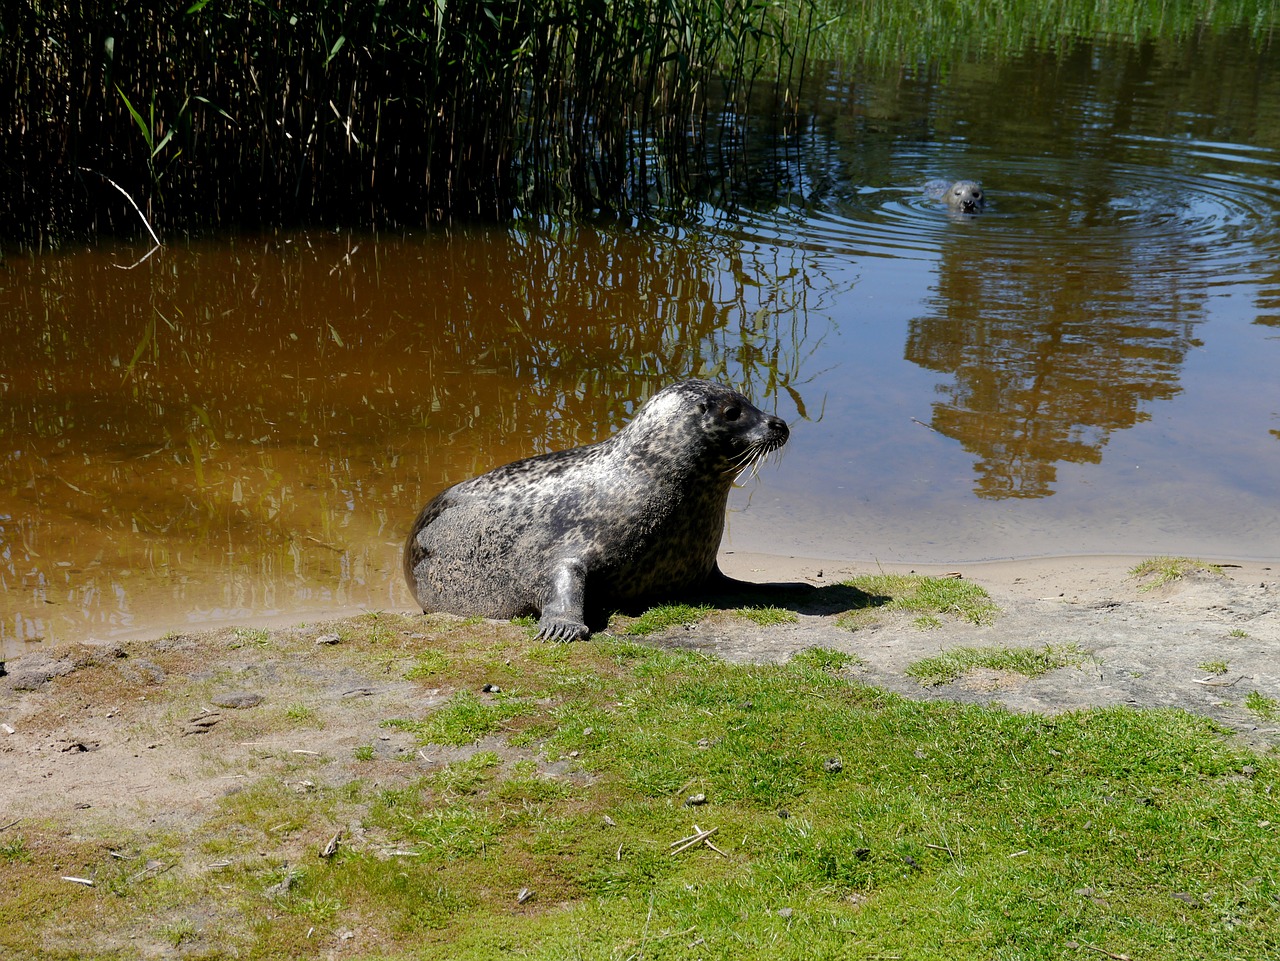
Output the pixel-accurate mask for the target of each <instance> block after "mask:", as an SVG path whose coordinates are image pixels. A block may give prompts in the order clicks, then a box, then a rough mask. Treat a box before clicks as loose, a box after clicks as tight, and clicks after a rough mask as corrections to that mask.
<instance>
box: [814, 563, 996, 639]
mask: <svg viewBox="0 0 1280 961" xmlns="http://www.w3.org/2000/svg"><path fill="white" fill-rule="evenodd" d="M843 584H844V586H845V587H852V588H856V589H857V590H859V591H861V592H862V593H863V595H865V600H864V603H863V604H861V605H860V606H858V607H856V608H854V609H853V610H850V611H848V612H846V613H845V614H842V615H840V616H839V617H838V618H837V623H838V624H840V625H841V626H842V627H847V628H849V629H850V630H856V629H858V628H860V627H865V626H867V625H868V624H871V623H874V622H875V621H876V620H877V619H878V617H879V615H881V614H886V613H890V614H891V613H905V614H914V615H916V616H915V617H914V618H913V622H914V623H915V624H916V626H917V627H919V628H921V629H925V630H927V629H930V628H933V627H938V626H940V625H941V623H942V619H941V616H943V615H945V616H947V617H954V618H959V619H960V620H963V621H968V622H969V623H971V624H989V623H991V622H992V621H993V620H994V619H995V617H996V615H997V614H999V612H1000V609H999V608H998V607H996V605H995V603H994V602H992V600H991V596H990V595H989V594H987V592H986V591H985V590H983V589H982V588H981V587H980V586H979V585H977V584H974V583H973V582H972V581H966V580H962V579H960V578H952V577H925V576H923V575H920V574H866V575H862V576H859V577H854V578H850V579H849V580H847V581H844V582H843Z"/></svg>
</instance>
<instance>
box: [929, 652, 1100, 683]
mask: <svg viewBox="0 0 1280 961" xmlns="http://www.w3.org/2000/svg"><path fill="white" fill-rule="evenodd" d="M1084 658H1085V652H1084V651H1082V650H1080V648H1079V647H1077V646H1076V645H1074V644H1068V645H1066V646H1064V647H1050V646H1048V645H1046V646H1045V647H1039V648H1036V647H1014V648H1008V647H957V648H953V649H951V650H949V651H944V652H943V653H941V654H938V655H936V656H934V657H926V658H923V659H921V660H919V661H914V662H913V663H911V664H910V665H908V666H907V669H906V671H905V672H904V673H906V675H907V676H908V677H914V678H915V679H916V680H917V681H919V682H920V683H921V684H927V685H931V686H935V687H936V686H938V685H940V684H949V683H951V682H952V681H955V680H959V679H960V678H961V677H963V676H964V675H965V674H967V673H968V672H969V671H974V670H979V669H986V670H989V671H1004V672H1009V673H1012V674H1021V675H1023V676H1024V677H1039V676H1040V675H1042V674H1047V673H1049V672H1050V671H1055V670H1057V669H1058V668H1060V667H1074V666H1076V665H1078V664H1081V663H1083V662H1084Z"/></svg>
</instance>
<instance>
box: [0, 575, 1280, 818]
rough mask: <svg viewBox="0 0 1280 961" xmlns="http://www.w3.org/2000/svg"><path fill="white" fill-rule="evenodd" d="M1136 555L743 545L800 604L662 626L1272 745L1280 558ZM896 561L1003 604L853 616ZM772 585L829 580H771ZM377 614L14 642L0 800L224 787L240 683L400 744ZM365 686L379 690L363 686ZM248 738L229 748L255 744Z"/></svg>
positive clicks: (760, 658) (915, 684) (177, 802)
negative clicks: (855, 599)
mask: <svg viewBox="0 0 1280 961" xmlns="http://www.w3.org/2000/svg"><path fill="white" fill-rule="evenodd" d="M1135 560H1136V559H1135V558H1126V557H1070V558H1041V559H1033V560H1018V561H1005V562H998V563H982V564H962V565H954V566H947V565H916V566H905V565H892V566H889V565H885V566H879V565H876V564H867V563H860V564H859V563H847V562H840V561H828V560H821V559H815V558H799V557H778V556H770V555H759V554H744V553H726V554H725V555H724V556H723V558H722V567H723V568H724V570H725V572H726V573H728V574H730V575H731V576H733V577H735V578H738V579H740V580H746V581H751V582H755V583H758V584H761V585H762V586H761V588H760V591H759V594H760V597H759V601H760V603H766V604H774V605H781V606H786V607H790V609H791V610H792V611H793V612H794V613H795V618H794V620H792V621H790V622H788V623H782V624H775V625H772V626H767V627H764V626H760V625H757V624H755V623H753V622H751V621H750V620H747V619H744V618H743V617H739V616H736V615H735V614H734V613H733V611H732V610H731V609H730V608H731V607H732V605H725V606H724V607H723V609H721V610H720V611H718V612H716V613H713V614H712V615H711V616H710V617H708V618H706V619H705V620H703V621H701V622H699V623H697V624H695V625H691V626H688V627H679V628H673V629H670V630H668V631H667V632H666V633H665V634H662V635H656V636H650V637H649V638H648V639H647V640H646V641H645V643H654V644H664V645H672V646H679V647H685V648H694V649H698V650H703V651H706V652H709V653H714V654H716V655H718V656H721V657H723V658H725V659H726V660H730V661H735V662H761V663H769V662H781V661H785V660H786V659H787V658H789V657H790V656H791V655H793V654H794V653H795V652H797V651H800V650H803V649H805V648H810V647H815V646H820V647H825V648H831V649H835V650H840V651H844V652H847V653H848V654H850V655H852V657H853V660H854V666H853V667H851V668H850V673H851V675H852V677H853V678H855V679H857V680H859V681H863V682H865V683H867V684H872V685H876V686H878V687H881V688H884V689H887V690H890V691H895V692H898V693H901V694H903V695H905V696H909V697H914V698H945V699H950V700H957V701H970V702H980V703H986V704H992V705H1002V706H1004V707H1007V708H1009V709H1011V710H1015V711H1034V712H1040V713H1050V714H1056V713H1061V712H1064V711H1071V710H1076V709H1081V708H1090V707H1109V706H1121V705H1123V706H1130V707H1135V708H1178V709H1183V710H1187V711H1193V712H1196V713H1200V714H1204V715H1207V716H1208V717H1211V718H1213V719H1214V720H1215V721H1217V722H1219V723H1220V724H1222V725H1223V726H1224V727H1225V728H1226V729H1228V730H1229V731H1232V732H1234V735H1235V736H1237V737H1239V738H1241V739H1243V740H1244V741H1246V742H1248V743H1250V744H1252V745H1254V746H1256V747H1259V748H1262V749H1267V748H1275V747H1278V746H1280V713H1277V712H1275V711H1274V710H1272V711H1268V710H1267V709H1266V708H1267V705H1273V706H1276V707H1280V575H1278V571H1280V564H1277V565H1273V564H1270V563H1264V562H1256V561H1251V562H1240V563H1230V562H1228V563H1223V565H1222V567H1221V568H1220V569H1219V570H1199V571H1195V572H1193V573H1191V574H1189V575H1187V576H1184V577H1181V578H1179V579H1178V580H1176V581H1173V582H1171V583H1169V584H1166V585H1163V586H1158V587H1152V586H1151V585H1150V584H1149V583H1144V582H1143V581H1142V580H1141V579H1139V578H1136V577H1134V576H1133V575H1132V574H1131V573H1130V570H1131V568H1132V567H1133V565H1134V563H1135ZM878 570H883V571H884V572H887V573H896V572H910V571H915V572H917V573H922V574H934V575H950V576H960V577H963V578H965V579H966V580H969V581H972V582H975V583H977V584H979V585H981V586H982V587H984V588H985V589H986V590H987V591H988V593H989V594H990V595H991V597H992V599H993V600H994V602H995V603H996V604H997V605H998V606H999V608H1000V613H999V614H998V616H996V617H995V618H994V620H993V622H992V623H989V624H982V625H976V624H972V623H969V622H966V621H963V620H960V619H958V618H953V619H950V620H947V619H945V618H944V623H943V624H942V625H941V626H940V627H935V628H934V629H929V630H925V629H922V628H921V627H920V626H918V625H917V624H915V623H914V619H913V618H911V617H910V616H907V615H885V616H877V617H876V618H874V619H873V621H872V622H871V623H869V624H866V625H864V626H861V627H859V628H858V629H857V630H850V629H849V628H848V627H847V626H842V625H841V623H840V622H839V616H838V615H839V611H840V604H841V602H842V601H847V599H848V589H847V588H841V587H839V586H838V585H839V582H840V581H841V580H842V579H843V578H846V577H848V576H850V575H853V574H859V573H861V574H866V573H876V572H877V571H878ZM770 582H772V583H775V584H776V583H783V584H787V583H790V584H794V583H796V582H801V583H805V584H809V585H811V586H812V587H813V588H814V589H813V590H808V591H803V592H800V591H795V590H791V591H790V592H785V591H782V592H774V593H773V594H772V595H771V594H770V588H769V587H768V586H766V585H767V584H768V583H770ZM788 598H790V599H788ZM747 603H755V599H754V598H753V599H751V600H749V601H748V602H747ZM358 613H359V612H355V611H333V610H327V611H325V612H323V615H324V616H323V617H306V616H303V615H302V614H301V613H300V612H290V613H289V614H287V615H282V617H281V618H278V619H276V620H281V621H284V620H287V622H288V623H287V624H279V625H275V624H264V623H249V624H243V625H241V627H240V628H239V629H231V628H225V627H224V628H220V629H202V630H200V631H189V632H184V633H178V634H170V635H167V636H164V637H160V636H155V637H153V638H150V639H148V638H146V637H139V638H137V639H132V640H128V641H124V642H120V641H114V642H111V643H110V644H108V645H99V646H94V645H80V646H71V647H67V648H55V649H53V650H49V651H41V652H38V653H32V654H27V655H24V656H22V657H19V658H15V659H11V660H10V662H9V664H8V673H7V674H6V675H5V676H3V677H0V763H3V764H4V766H5V768H6V770H7V771H10V772H13V773H12V775H11V776H10V775H6V777H5V778H4V779H0V811H10V812H15V814H14V816H18V814H17V813H16V812H24V811H25V812H34V811H40V810H46V809H51V808H50V806H52V808H56V809H59V810H61V809H63V808H65V807H66V806H67V804H71V803H79V804H82V805H85V806H88V805H93V806H94V808H99V807H102V806H106V807H117V806H127V805H130V804H132V803H134V801H136V800H137V798H139V797H140V796H142V795H145V796H147V797H149V798H151V799H152V801H153V802H156V803H160V802H163V803H167V804H171V805H173V806H174V807H175V809H177V808H182V807H184V805H186V804H187V799H195V798H204V799H205V801H207V800H208V799H209V798H211V797H214V796H217V794H218V793H219V792H220V791H222V790H224V789H225V784H223V783H221V782H218V781H216V780H211V778H212V775H211V774H210V773H209V772H210V771H211V770H214V768H212V767H211V765H210V764H209V763H208V759H207V758H205V757H204V756H203V754H202V751H203V750H204V747H203V746H202V745H203V744H204V743H205V742H206V741H207V740H208V739H206V738H203V737H193V736H190V735H191V734H192V731H191V730H189V729H188V727H189V725H190V724H192V723H197V724H198V719H199V718H200V717H202V716H205V715H203V714H202V713H201V712H204V711H212V712H213V713H214V714H215V715H218V713H219V711H220V715H219V716H220V717H221V719H222V720H228V718H229V717H230V716H231V715H238V714H240V713H241V711H240V710H239V709H236V708H233V709H231V710H226V709H220V708H218V707H217V702H216V701H212V702H209V698H211V697H213V696H215V695H217V694H218V693H219V691H220V690H221V688H223V687H233V688H235V689H236V690H237V691H240V690H247V691H248V692H249V693H251V694H252V695H253V696H254V697H256V698H258V699H260V700H259V701H255V704H254V705H251V706H250V707H249V708H248V709H247V710H248V711H249V712H250V713H253V712H258V713H260V712H262V711H264V710H265V712H266V713H265V714H261V713H260V716H262V717H266V716H267V715H269V714H271V713H272V712H276V713H279V712H280V711H282V710H283V709H284V707H283V706H285V705H293V706H298V705H301V707H300V708H299V709H305V710H308V711H315V712H316V713H317V714H320V715H323V714H324V713H325V712H327V711H330V710H333V707H332V704H331V702H333V703H338V702H340V703H341V704H342V710H343V714H342V717H343V718H344V720H343V723H342V724H336V723H335V724H334V725H332V726H330V727H327V728H326V729H325V730H324V731H319V732H315V733H314V734H313V738H314V741H315V743H312V744H308V745H307V748H308V750H312V751H323V752H328V753H329V754H332V755H333V756H335V757H336V756H346V757H349V756H350V753H351V751H352V750H353V749H354V748H355V747H356V746H358V745H360V744H366V743H375V744H379V743H382V742H383V740H384V739H385V738H386V737H387V734H386V732H385V731H383V730H381V729H380V728H379V727H378V722H379V721H380V720H381V719H382V718H385V717H387V716H396V715H399V714H402V713H404V711H406V710H420V709H422V708H423V705H422V703H421V698H422V692H421V691H420V690H418V689H417V688H416V687H415V686H414V685H412V684H410V683H408V682H406V681H405V680H404V679H403V675H402V673H399V674H397V673H395V672H394V671H393V672H392V673H391V674H387V673H386V664H385V663H384V662H385V657H384V656H383V654H384V653H385V652H384V651H383V650H382V649H381V648H380V647H379V644H378V643H376V642H373V641H370V640H369V639H368V638H365V639H364V640H363V641H362V642H361V641H359V639H360V638H362V637H363V636H364V635H367V634H368V633H369V632H370V631H371V629H372V628H371V626H370V625H371V623H372V622H373V621H375V620H376V619H371V618H369V617H362V618H358V619H355V620H350V619H349V620H345V621H344V620H342V619H340V618H339V616H340V615H356V614H358ZM403 613H404V614H406V615H410V616H407V617H405V618H404V619H403V620H401V619H400V618H399V617H397V618H395V620H396V621H397V622H398V623H399V624H400V625H402V626H401V627H400V628H399V629H398V630H396V631H395V634H396V636H397V637H398V638H399V640H397V641H396V644H397V645H398V646H397V648H396V651H397V654H396V656H398V657H401V658H402V659H403V658H405V657H408V658H410V659H411V658H412V656H413V655H414V654H416V653H417V649H416V647H415V646H414V645H416V644H420V643H426V642H425V641H414V640H412V638H414V637H418V638H423V637H425V636H426V635H424V634H422V633H417V632H416V629H415V628H414V627H413V625H414V624H417V623H421V622H420V621H419V617H420V615H417V614H410V612H409V604H408V598H407V593H406V604H405V608H404V611H403ZM300 622H305V623H300ZM246 629H247V630H246ZM464 629H467V630H474V631H477V632H481V633H484V634H485V636H489V635H492V636H494V637H498V636H505V634H509V633H512V632H518V631H519V629H518V628H515V627H513V626H512V625H509V624H506V623H499V622H488V623H482V624H479V625H476V626H474V627H471V628H464ZM335 631H337V632H339V633H343V634H345V635H346V636H349V637H352V638H356V639H357V643H355V644H344V645H342V647H343V649H344V651H345V653H343V654H342V656H341V657H336V658H335V657H328V656H326V655H325V654H324V651H325V650H326V649H325V648H324V647H323V646H317V645H316V638H317V637H318V636H321V635H323V634H326V633H332V632H335ZM485 632H487V633H485ZM504 632H505V633H504ZM246 638H250V640H246ZM584 643H588V644H589V643H591V641H590V640H587V641H585V642H584ZM958 647H979V648H1001V649H1004V648H1025V647H1032V648H1043V647H1052V648H1068V647H1069V648H1072V649H1074V650H1078V651H1079V652H1081V657H1079V658H1078V659H1077V660H1078V663H1075V664H1073V665H1072V666H1069V667H1062V668H1059V669H1057V670H1053V671H1051V672H1049V673H1047V674H1044V675H1042V676H1040V677H1036V678H1029V677H1025V676H1023V675H1020V674H1012V673H1007V674H1006V673H999V672H995V671H985V670H981V671H971V672H970V673H968V674H965V675H964V676H962V677H960V678H959V679H958V680H955V681H953V682H951V683H947V684H943V685H939V686H927V685H924V684H922V683H921V682H920V681H918V680H916V679H915V678H914V677H912V676H911V675H910V674H909V673H908V668H909V667H910V665H912V663H913V662H917V661H919V660H920V659H921V658H925V657H930V656H933V655H936V654H939V653H940V652H944V651H947V650H950V649H954V648H958ZM408 663H411V661H410V662H408ZM379 665H381V666H379ZM352 691H356V692H359V693H360V694H361V695H362V696H361V697H360V698H357V699H356V700H358V701H360V702H362V703H363V702H367V705H366V707H361V706H360V705H357V704H353V703H352V701H351V698H350V697H348V695H349V694H350V693H351V692H352ZM335 699H336V700H335ZM258 703H261V704H262V705H263V707H261V708H260V707H257V706H256V705H257V704H258ZM1259 705H1261V706H1262V708H1263V709H1262V710H1259V709H1258V708H1259ZM188 715H190V717H191V718H196V719H197V720H196V721H192V720H191V719H190V718H189V717H188ZM248 716H249V714H246V718H248ZM242 740H245V742H246V743H251V741H250V739H247V738H244V739H242ZM238 743H239V742H235V741H232V742H229V743H228V744H227V745H226V746H225V747H224V750H228V751H230V752H232V754H234V753H235V752H237V751H238V752H241V753H246V752H252V751H253V750H256V748H254V747H244V746H239V747H237V746H236V744H238ZM206 782H208V783H206ZM201 803H203V802H201Z"/></svg>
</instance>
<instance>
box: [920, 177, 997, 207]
mask: <svg viewBox="0 0 1280 961" xmlns="http://www.w3.org/2000/svg"><path fill="white" fill-rule="evenodd" d="M924 191H925V193H926V194H928V195H929V196H930V197H932V198H933V199H934V200H941V201H943V202H944V203H946V205H947V206H948V207H949V208H950V209H951V210H954V211H956V212H957V213H962V214H978V213H982V208H983V207H985V206H986V203H987V202H986V199H985V198H984V197H983V196H982V185H981V184H979V183H975V182H974V181H972V180H957V181H954V182H953V183H948V182H947V181H945V180H931V181H929V182H928V183H927V184H925V185H924Z"/></svg>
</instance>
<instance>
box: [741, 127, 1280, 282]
mask: <svg viewBox="0 0 1280 961" xmlns="http://www.w3.org/2000/svg"><path fill="white" fill-rule="evenodd" d="M1112 147H1113V148H1114V149H1112V150H1110V151H1109V155H1108V156H1106V157H1101V156H1098V155H1096V152H1095V153H1092V154H1091V153H1082V154H1080V155H1078V156H1074V157H1065V158H1064V157H1047V156H1046V157H1026V158H1022V159H1015V160H1012V161H1010V160H1003V161H1001V162H1000V163H999V166H998V169H996V168H995V166H994V165H993V166H992V168H991V169H986V168H985V166H984V164H983V163H982V162H981V161H979V162H977V163H975V167H977V168H978V169H973V170H951V171H943V172H940V171H937V170H929V169H927V168H924V167H922V166H921V165H920V164H919V161H921V160H926V159H927V158H925V157H919V156H917V157H912V158H911V161H913V162H912V163H910V166H911V167H912V170H911V172H910V174H909V175H907V176H904V178H903V179H904V180H905V181H907V182H906V183H903V184H888V185H872V184H866V185H860V186H858V185H853V184H849V185H845V186H843V187H837V188H833V189H829V190H827V191H826V192H825V194H822V195H820V196H816V197H813V198H812V199H811V201H810V203H809V204H808V205H806V206H799V205H796V206H789V207H778V208H774V209H771V210H757V211H745V212H740V213H739V214H737V215H736V216H734V217H732V218H725V219H722V220H721V221H720V222H719V223H718V225H717V227H718V229H719V230H720V231H722V232H724V233H727V234H729V235H730V236H733V237H735V238H737V239H740V240H744V241H751V242H756V243H762V244H767V245H782V246H788V247H795V248H800V249H804V250H807V251H811V252H815V253H819V254H830V255H834V256H838V257H841V258H854V259H858V258H863V257H872V258H877V257H878V258H894V259H905V260H933V259H936V258H937V257H938V256H939V255H940V254H941V253H942V251H943V250H944V249H946V248H948V247H949V246H952V245H954V244H956V243H963V244H973V245H978V246H979V247H980V248H981V251H982V253H983V255H984V256H989V257H995V258H999V259H1000V260H1005V261H1007V260H1010V259H1013V260H1026V259H1028V258H1047V259H1050V260H1053V261H1056V262H1059V263H1061V265H1062V267H1063V269H1065V270H1073V269H1077V268H1083V267H1085V266H1086V265H1088V264H1096V263H1100V262H1110V263H1115V264H1129V265H1131V266H1132V267H1133V268H1134V269H1135V270H1140V271H1151V272H1155V273H1159V274H1162V275H1167V274H1169V273H1177V274H1180V275H1184V276H1185V275H1190V276H1191V277H1192V278H1194V280H1195V281H1196V282H1199V283H1202V284H1204V285H1206V286H1222V285H1232V284H1237V283H1242V282H1250V281H1256V280H1258V279H1259V278H1261V277H1264V276H1268V275H1269V273H1270V264H1271V263H1273V262H1274V260H1275V255H1276V253H1277V250H1278V249H1280V242H1278V241H1277V211H1280V160H1278V159H1277V155H1276V153H1275V151H1272V150H1266V149H1260V148H1254V147H1244V146H1238V145H1235V144H1226V143H1218V142H1208V141H1201V142H1197V141H1192V140H1186V139H1161V138H1152V137H1137V136H1125V137H1120V138H1117V139H1116V140H1115V141H1114V142H1113V144H1112ZM940 173H951V174H953V175H962V176H965V177H969V178H972V179H977V180H980V181H982V183H983V185H984V187H985V189H986V193H987V208H986V211H985V212H984V213H982V214H977V215H961V214H953V213H951V212H949V211H948V210H947V208H946V207H945V205H944V204H943V203H941V202H940V201H938V200H934V199H932V198H930V197H929V196H928V195H927V194H926V191H925V189H924V184H925V182H926V181H927V180H931V179H938V177H939V174H940ZM801 179H802V178H801Z"/></svg>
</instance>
